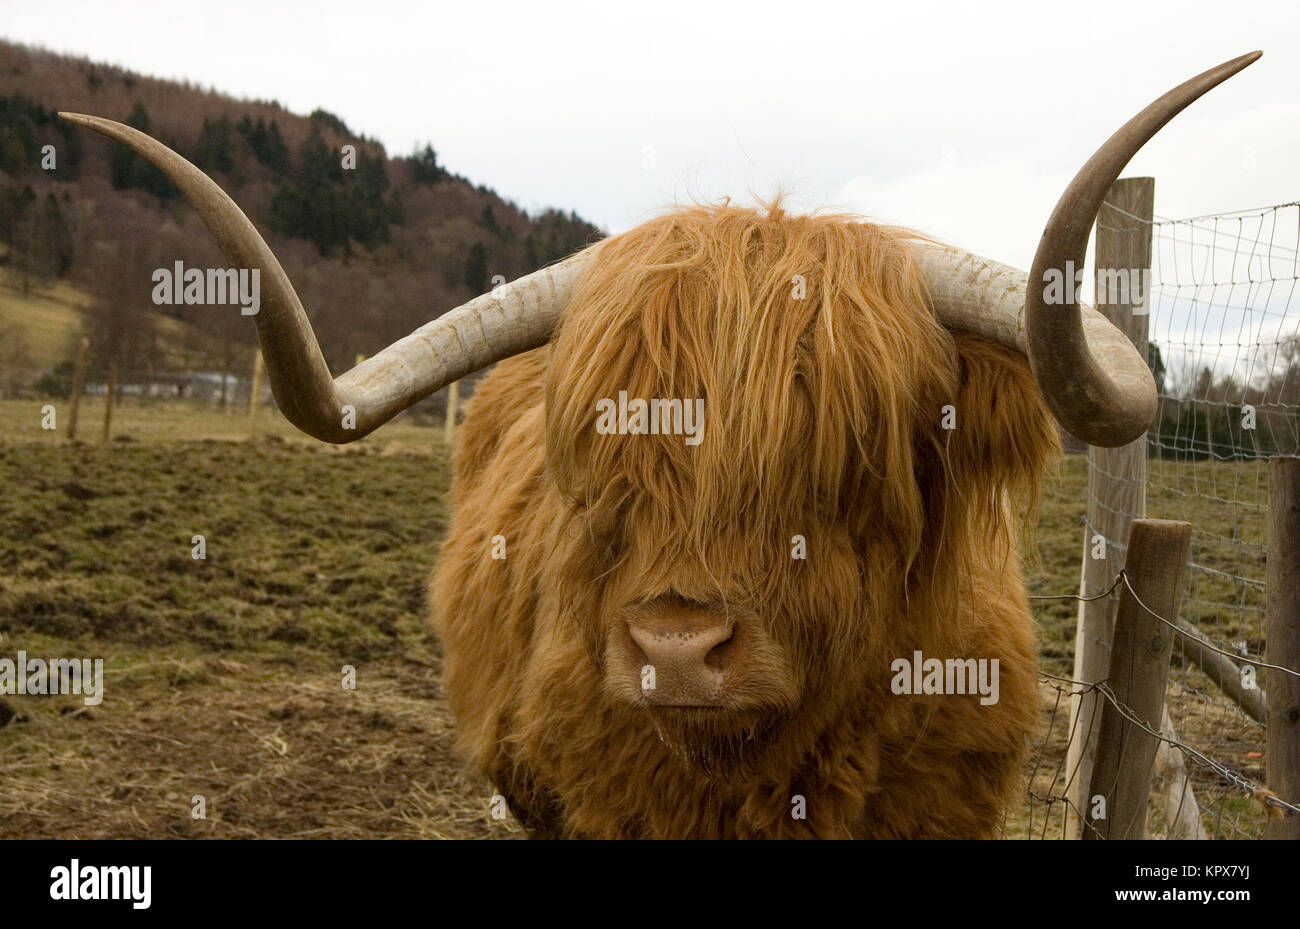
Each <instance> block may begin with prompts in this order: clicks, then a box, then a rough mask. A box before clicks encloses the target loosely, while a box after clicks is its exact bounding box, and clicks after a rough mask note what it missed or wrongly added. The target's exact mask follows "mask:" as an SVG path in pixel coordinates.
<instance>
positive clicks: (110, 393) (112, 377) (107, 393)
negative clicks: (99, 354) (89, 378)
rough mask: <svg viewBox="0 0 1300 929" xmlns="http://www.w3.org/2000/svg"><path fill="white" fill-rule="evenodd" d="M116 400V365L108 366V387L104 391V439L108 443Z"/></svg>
mask: <svg viewBox="0 0 1300 929" xmlns="http://www.w3.org/2000/svg"><path fill="white" fill-rule="evenodd" d="M115 400H117V365H109V366H108V386H107V388H105V390H104V438H103V441H104V443H105V444H107V443H108V437H109V433H111V432H112V429H113V403H114V401H115Z"/></svg>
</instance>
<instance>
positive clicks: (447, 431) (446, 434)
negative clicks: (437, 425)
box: [442, 381, 460, 446]
mask: <svg viewBox="0 0 1300 929" xmlns="http://www.w3.org/2000/svg"><path fill="white" fill-rule="evenodd" d="M459 402H460V381H452V382H451V386H450V387H448V388H447V422H446V424H445V425H444V426H443V430H442V440H443V441H444V442H446V443H447V445H448V446H450V445H451V442H452V439H454V438H455V437H456V406H457V404H459Z"/></svg>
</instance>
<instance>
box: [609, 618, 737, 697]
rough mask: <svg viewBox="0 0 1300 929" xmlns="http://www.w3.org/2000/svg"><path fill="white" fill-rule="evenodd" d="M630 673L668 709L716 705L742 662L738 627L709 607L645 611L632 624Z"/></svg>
mask: <svg viewBox="0 0 1300 929" xmlns="http://www.w3.org/2000/svg"><path fill="white" fill-rule="evenodd" d="M627 632H628V638H627V639H626V659H625V665H624V667H625V668H626V669H627V671H626V672H625V673H633V674H635V675H636V676H637V680H638V687H639V690H640V691H641V693H642V695H643V696H644V697H645V698H646V699H647V700H648V701H649V702H650V703H653V704H659V705H664V706H716V705H718V704H720V703H721V701H722V697H723V694H722V690H723V684H724V679H723V678H724V672H726V671H729V670H731V668H732V666H733V665H734V664H735V663H736V661H737V654H738V653H737V649H736V645H735V638H736V637H735V625H734V623H733V621H732V620H731V619H730V618H729V617H727V616H726V615H725V614H723V613H721V612H717V611H713V610H707V609H663V610H644V611H640V612H638V613H636V614H635V615H633V616H632V617H630V618H629V619H628V621H627Z"/></svg>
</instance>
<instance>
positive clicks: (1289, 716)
mask: <svg viewBox="0 0 1300 929" xmlns="http://www.w3.org/2000/svg"><path fill="white" fill-rule="evenodd" d="M1268 465H1269V467H1268V569H1267V570H1268V575H1267V588H1268V602H1267V605H1266V607H1265V613H1266V617H1267V618H1266V623H1267V627H1266V632H1265V634H1266V635H1267V637H1268V638H1267V639H1266V647H1265V653H1266V655H1267V657H1266V659H1265V660H1266V661H1267V662H1268V663H1269V664H1272V665H1278V666H1279V667H1283V668H1292V669H1296V670H1300V459H1296V458H1273V459H1271V460H1270V461H1269V463H1268ZM1266 673H1267V674H1268V719H1267V722H1266V723H1265V726H1264V734H1265V739H1266V747H1265V757H1264V765H1265V770H1266V771H1267V772H1268V786H1269V789H1271V790H1272V791H1273V793H1275V794H1277V795H1278V796H1279V797H1281V798H1282V799H1283V800H1285V801H1287V802H1288V803H1292V804H1300V678H1297V677H1296V676H1295V675H1293V674H1283V673H1282V672H1281V671H1266ZM1277 810H1278V808H1276V807H1275V808H1272V809H1271V810H1270V813H1271V814H1272V815H1270V817H1269V820H1268V822H1267V823H1265V825H1264V838H1266V839H1300V815H1297V814H1295V813H1291V812H1287V813H1286V814H1285V815H1283V816H1278V815H1277Z"/></svg>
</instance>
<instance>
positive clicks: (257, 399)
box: [248, 349, 264, 442]
mask: <svg viewBox="0 0 1300 929" xmlns="http://www.w3.org/2000/svg"><path fill="white" fill-rule="evenodd" d="M263 364H264V363H263V361H262V350H261V349H258V350H257V351H256V352H255V353H254V354H253V387H252V390H251V391H250V392H249V394H248V441H250V442H251V441H253V440H254V439H256V438H257V411H258V410H260V409H261V408H262V367H263Z"/></svg>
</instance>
